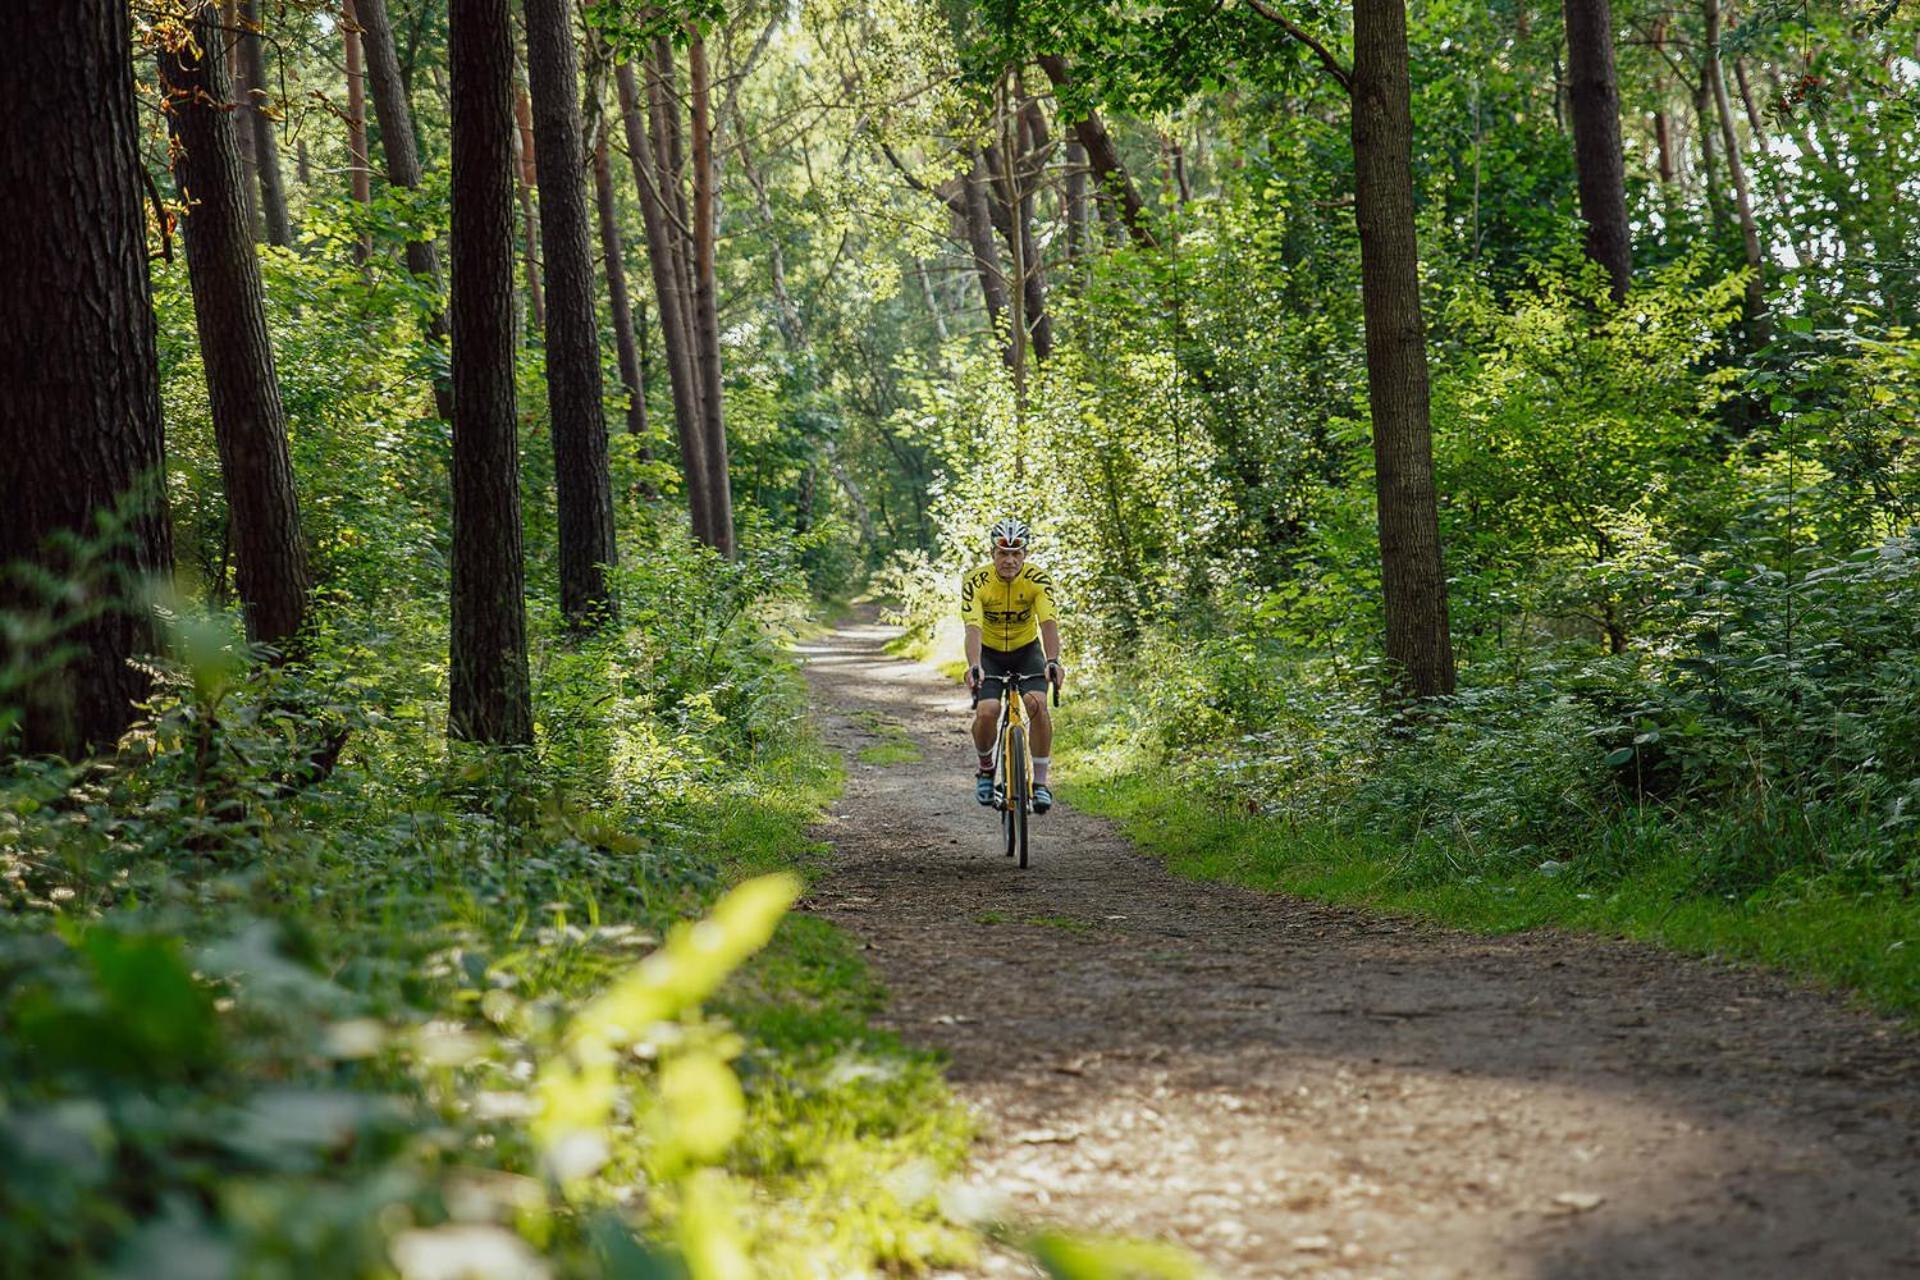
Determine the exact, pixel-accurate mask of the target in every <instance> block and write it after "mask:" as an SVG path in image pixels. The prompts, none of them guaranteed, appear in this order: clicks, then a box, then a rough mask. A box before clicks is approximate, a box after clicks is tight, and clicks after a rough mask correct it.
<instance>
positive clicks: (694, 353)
mask: <svg viewBox="0 0 1920 1280" xmlns="http://www.w3.org/2000/svg"><path fill="white" fill-rule="evenodd" d="M652 72H653V74H652V75H651V76H650V77H649V78H648V82H647V110H648V114H649V117H650V119H651V121H652V127H653V158H654V163H655V165H656V166H657V169H656V172H655V174H654V183H655V186H656V187H657V189H658V190H659V192H660V194H661V198H662V199H663V200H664V201H665V202H666V205H665V207H666V208H667V209H668V210H669V213H670V216H669V217H668V219H667V242H668V244H670V245H671V246H672V248H673V253H672V256H671V257H670V258H669V259H668V261H669V264H670V265H671V266H672V267H673V281H674V305H675V306H676V307H678V308H679V310H680V326H681V332H683V333H685V334H686V335H687V351H688V359H689V360H690V361H691V365H690V367H691V368H692V370H693V372H694V378H693V405H694V412H695V413H696V414H697V415H699V419H700V421H702V422H704V421H705V420H706V419H705V414H706V403H707V388H706V383H705V381H704V380H703V379H702V378H701V377H700V345H701V334H700V322H699V316H698V315H697V314H696V313H695V311H694V305H693V215H692V214H691V212H690V211H689V210H688V208H687V190H686V174H687V162H686V154H685V152H686V148H685V145H684V143H683V142H682V139H681V126H680V96H679V86H678V83H677V68H676V67H675V66H674V61H673V46H672V45H671V44H669V43H668V41H667V39H666V37H665V36H661V37H659V38H657V39H655V41H654V42H653V67H652ZM702 439H703V440H704V439H705V435H704V432H703V433H702ZM703 447H704V446H703ZM709 462H711V459H709ZM703 474H704V473H703ZM708 488H709V490H711V485H708ZM709 501H711V493H709ZM718 530H719V526H718V525H717V524H716V525H715V526H714V531H713V532H714V536H715V537H716V538H717V537H718V536H719V531H718Z"/></svg>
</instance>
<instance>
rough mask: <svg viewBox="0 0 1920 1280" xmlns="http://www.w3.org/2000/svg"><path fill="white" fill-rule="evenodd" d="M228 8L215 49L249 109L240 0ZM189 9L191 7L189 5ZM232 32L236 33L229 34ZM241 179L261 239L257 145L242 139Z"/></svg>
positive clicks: (241, 104)
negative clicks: (224, 61)
mask: <svg viewBox="0 0 1920 1280" xmlns="http://www.w3.org/2000/svg"><path fill="white" fill-rule="evenodd" d="M223 4H224V11H223V13H222V15H221V16H222V23H221V31H220V43H219V44H218V45H216V46H215V52H216V53H217V54H218V55H219V56H222V57H224V58H225V60H226V63H227V70H228V72H229V74H228V76H227V79H228V81H229V82H230V83H231V84H232V85H233V86H234V88H233V94H234V97H233V103H234V107H235V109H236V110H242V111H244V110H246V106H245V103H246V100H247V99H248V97H250V96H251V95H250V94H249V93H248V92H247V86H248V82H249V79H250V74H251V73H250V72H249V71H248V70H247V57H246V50H245V49H244V48H242V42H241V40H240V37H239V34H238V33H239V30H240V3H239V0H223ZM189 11H191V10H190V7H189ZM229 33H233V34H231V35H229ZM240 179H241V185H242V186H243V187H244V188H245V192H244V195H243V197H242V198H243V199H244V201H245V203H246V206H247V233H248V234H249V235H251V236H252V237H253V238H254V239H255V240H258V239H260V236H261V230H262V227H263V224H262V222H261V220H260V185H259V184H260V178H259V175H258V174H257V173H255V172H254V164H253V148H252V147H250V146H247V145H245V144H244V143H242V145H241V150H240Z"/></svg>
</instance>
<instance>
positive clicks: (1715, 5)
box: [1701, 0, 1772, 347]
mask: <svg viewBox="0 0 1920 1280" xmlns="http://www.w3.org/2000/svg"><path fill="white" fill-rule="evenodd" d="M1701 12H1702V16H1703V17H1704V18H1705V19H1706V26H1707V66H1706V71H1707V87H1708V89H1709V91H1710V92H1711V93H1712V95H1713V105H1714V109H1715V112H1716V114H1717V115H1718V116H1719V119H1720V141H1721V143H1722V144H1723V145H1724V146H1725V149H1726V153H1727V173H1728V174H1729V175H1730V176H1731V177H1732V179H1733V204H1734V210H1735V212H1736V213H1737V214H1738V215H1739V218H1740V242H1741V245H1742V247H1743V248H1744V249H1745V251H1746V256H1747V271H1748V276H1747V297H1746V310H1747V323H1748V325H1749V326H1750V327H1751V334H1750V336H1751V338H1752V339H1753V345H1754V346H1755V347H1764V346H1766V345H1767V343H1768V342H1769V341H1770V340H1771V337H1772V326H1771V325H1769V324H1768V322H1767V282H1766V257H1765V254H1764V252H1763V251H1762V249H1761V246H1760V224H1759V223H1758V222H1757V221H1756V220H1755V219H1754V216H1753V188H1752V187H1751V185H1750V184H1749V183H1748V182H1747V166H1746V164H1745V162H1744V161H1743V160H1742V159H1741V157H1740V137H1739V134H1738V133H1736V132H1735V130H1734V124H1733V103H1732V102H1731V100H1730V99H1729V98H1728V96H1727V78H1726V76H1725V74H1723V72H1722V69H1721V65H1720V0H1703V3H1702V6H1701Z"/></svg>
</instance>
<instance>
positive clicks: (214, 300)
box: [160, 0, 311, 652]
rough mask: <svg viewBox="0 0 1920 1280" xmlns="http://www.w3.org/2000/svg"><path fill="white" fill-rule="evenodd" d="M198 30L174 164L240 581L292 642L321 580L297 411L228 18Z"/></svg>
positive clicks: (170, 93) (175, 59)
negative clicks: (230, 71)
mask: <svg viewBox="0 0 1920 1280" xmlns="http://www.w3.org/2000/svg"><path fill="white" fill-rule="evenodd" d="M192 31H193V37H194V38H193V40H192V41H191V42H189V43H186V44H183V45H182V46H181V47H179V48H177V49H172V50H167V51H163V52H162V53H161V55H160V74H161V81H162V86H163V88H164V89H165V92H166V111H167V122H168V125H169V127H170V129H171V131H172V134H173V140H174V157H175V158H174V176H175V178H176V180H177V181H178V183H179V186H180V196H181V201H182V203H183V205H184V206H185V210H186V212H185V218H184V223H185V233H186V242H187V277H188V280H189V282H190V284H191V286H192V290H193V317H194V326H195V329H196V330H197V331H198V333H199V336H200V355H201V360H202V362H203V363H204V365H205V366H206V375H207V399H208V401H209V404H210V407H211V409H212V412H213V432H214V439H215V441H216V443H217V445H218V448H219V453H220V471H221V477H222V479H223V480H224V481H225V484H226V490H227V519H228V527H229V534H230V540H231V542H232V544H233V550H234V583H235V586H236V587H237V588H238V591H239V596H240V601H241V604H242V606H243V607H244V609H245V612H246V621H247V635H248V637H249V638H250V639H252V640H255V641H258V642H260V643H264V644H270V645H274V646H276V647H278V648H280V649H281V650H282V651H283V652H284V651H285V649H286V648H287V647H288V646H289V645H290V644H291V643H292V642H293V641H294V639H295V637H296V636H297V635H298V633H299V631H300V628H301V626H302V624H303V623H304V622H305V620H306V614H307V598H308V593H309V591H310V589H311V584H310V580H309V576H308V572H307V550H306V543H305V541H304V540H303V539H302V538H301V535H300V504H299V500H298V498H297V497H296V496H295V492H294V483H293V457H292V453H291V450H290V449H289V447H288V444H287V415H286V410H285V409H284V408H283V407H282V405H281V402H280V384H279V381H278V379H277V378H276V376H275V374H274V367H273V346H272V343H271V341H270V340H269V337H268V334H267V310H266V301H265V299H264V297H263V296H262V293H261V285H260V263H259V259H258V258H257V257H256V255H255V251H254V244H253V237H252V235H251V234H250V233H249V230H248V227H247V206H246V182H245V179H244V177H243V175H242V173H241V168H240V148H239V145H238V140H237V138H236V137H235V129H234V114H233V111H232V110H231V104H232V101H233V98H232V86H231V85H230V84H229V83H228V82H227V61H226V59H225V58H224V57H221V56H220V49H221V47H222V46H221V41H222V35H223V21H222V18H221V14H220V10H219V7H218V6H217V5H215V4H213V3H212V2H211V0H205V2H204V3H202V4H200V5H199V7H198V9H197V11H196V12H195V13H194V18H193V27H192Z"/></svg>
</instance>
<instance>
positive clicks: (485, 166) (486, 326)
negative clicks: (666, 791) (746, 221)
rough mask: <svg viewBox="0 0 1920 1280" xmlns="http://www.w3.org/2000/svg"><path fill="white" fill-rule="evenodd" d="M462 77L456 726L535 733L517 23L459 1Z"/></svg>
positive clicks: (500, 735) (481, 732) (493, 3)
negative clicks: (519, 323) (522, 407)
mask: <svg viewBox="0 0 1920 1280" xmlns="http://www.w3.org/2000/svg"><path fill="white" fill-rule="evenodd" d="M447 28H448V29H447V62H448V69H449V74H450V76H451V79H452V85H453V93H452V99H453V104H452V105H453V137H452V146H453V206H452V207H453V219H452V228H451V231H450V241H449V256H450V257H451V259H452V277H453V282H452V284H453V293H452V305H451V308H450V311H451V317H452V324H453V591H452V637H451V646H450V666H451V668H452V688H451V697H450V699H449V705H448V716H447V727H448V732H449V733H450V734H452V736H454V737H456V738H465V739H470V740H472V741H477V742H490V743H506V744H523V743H528V742H531V741H532V740H533V705H532V695H531V686H530V683H529V679H528V673H527V631H526V602H525V585H526V579H525V572H526V569H525V565H524V564H523V562H522V558H521V543H520V537H521V534H520V477H519V439H518V430H519V427H518V415H517V412H516V407H515V403H514V388H513V365H514V354H513V348H514V337H513V311H514V297H513V293H514V287H513V198H514V196H513V188H514V173H513V163H514V161H513V134H514V118H513V99H514V92H513V27H512V23H511V19H510V18H509V16H508V12H507V0H459V3H457V4H455V5H453V6H452V8H451V10H450V11H449V14H448V22H447Z"/></svg>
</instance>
